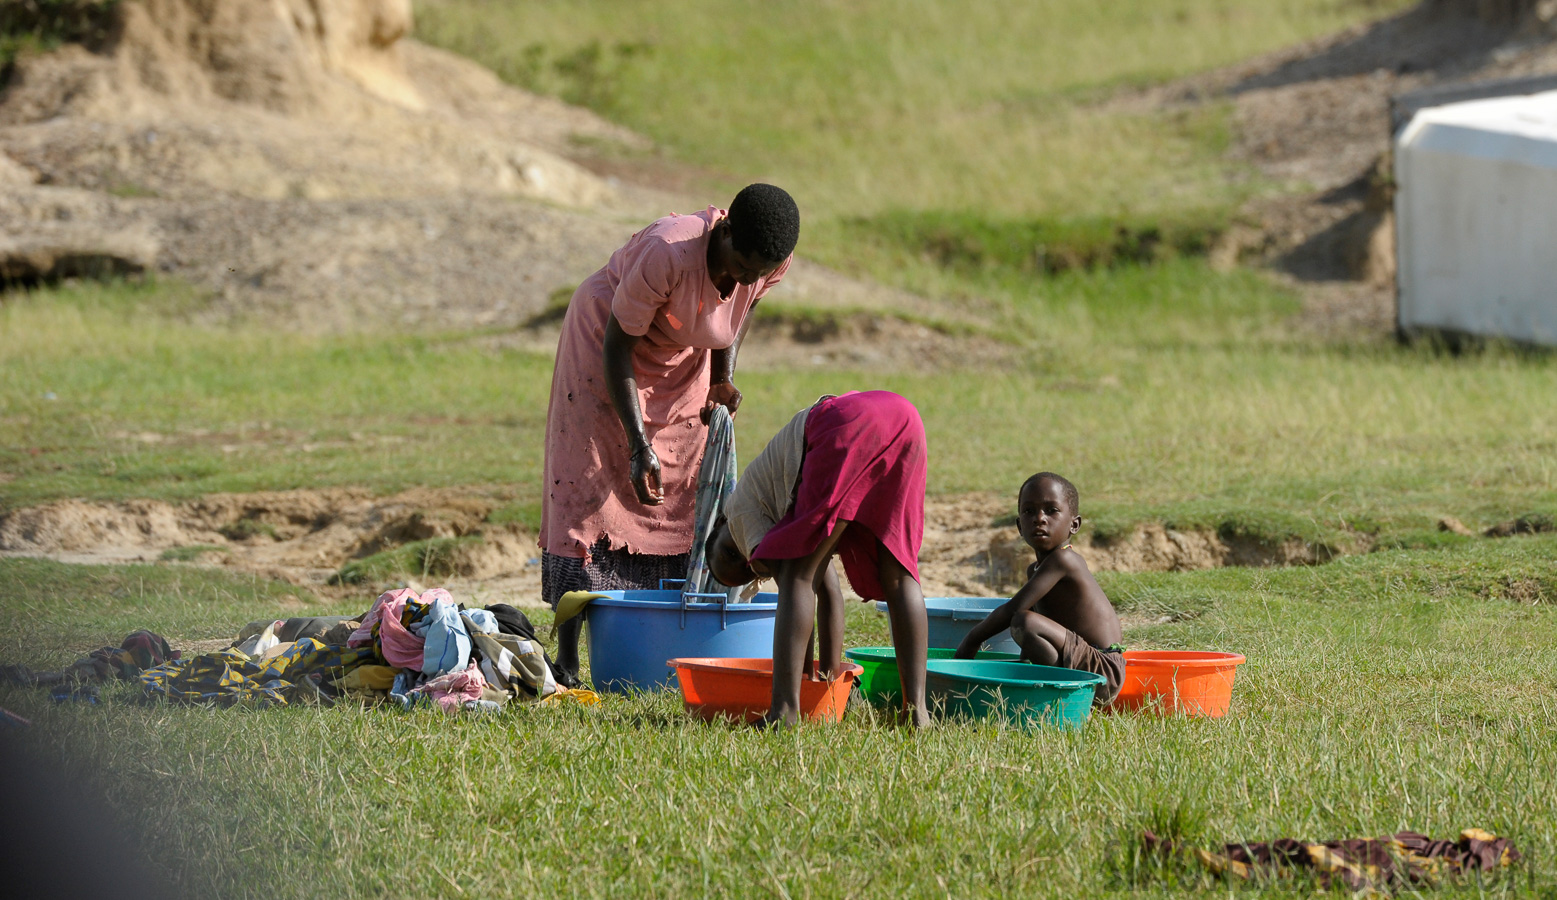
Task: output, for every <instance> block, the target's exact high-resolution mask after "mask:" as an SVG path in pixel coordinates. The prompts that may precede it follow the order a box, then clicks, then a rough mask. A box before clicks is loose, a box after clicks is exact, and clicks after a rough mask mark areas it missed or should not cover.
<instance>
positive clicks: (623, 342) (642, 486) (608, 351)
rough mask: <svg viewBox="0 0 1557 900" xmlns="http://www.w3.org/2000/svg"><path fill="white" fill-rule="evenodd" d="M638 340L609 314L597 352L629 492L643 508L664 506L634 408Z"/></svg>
mask: <svg viewBox="0 0 1557 900" xmlns="http://www.w3.org/2000/svg"><path fill="white" fill-rule="evenodd" d="M640 340H642V338H641V337H639V336H637V335H631V334H628V333H627V332H625V331H623V330H622V323H620V322H618V321H617V320H616V316H615V315H614V314H613V315H612V316H611V317H610V319H608V320H607V321H606V329H605V343H604V346H603V347H602V349H601V354H600V355H601V357H602V358H603V362H604V368H605V379H606V392H607V393H608V394H609V395H610V397H611V408H612V409H614V410H615V411H616V417H617V419H619V420H621V423H622V431H623V432H625V433H626V435H627V452H628V455H629V460H628V462H629V471H630V472H631V477H632V482H633V491H634V493H636V494H637V495H638V502H639V503H642V504H644V505H645V506H658V505H660V504H661V503H664V502H665V490H664V486H663V484H662V483H661V481H660V460H659V457H658V456H655V455H654V448H653V447H652V446H650V444H649V438H648V436H647V435H646V434H645V433H644V428H643V410H642V408H641V407H640V406H639V405H638V377H637V375H635V374H634V373H633V350H634V348H636V347H637V346H638V341H640Z"/></svg>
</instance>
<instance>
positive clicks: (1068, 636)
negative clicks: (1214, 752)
mask: <svg viewBox="0 0 1557 900" xmlns="http://www.w3.org/2000/svg"><path fill="white" fill-rule="evenodd" d="M1080 506H1081V501H1080V498H1079V497H1078V496H1077V494H1076V486H1075V485H1073V484H1071V483H1070V482H1069V481H1067V480H1066V479H1064V478H1062V477H1060V476H1059V475H1056V474H1054V473H1053V472H1039V473H1038V474H1037V475H1034V476H1033V477H1031V478H1029V479H1027V481H1026V482H1024V483H1023V484H1022V489H1021V491H1020V492H1018V494H1017V500H1016V514H1017V527H1018V528H1019V529H1020V531H1021V534H1022V540H1024V541H1026V542H1027V545H1028V546H1029V547H1032V548H1033V552H1034V553H1035V554H1037V560H1036V561H1035V562H1034V563H1033V564H1032V565H1030V566H1028V567H1027V583H1026V584H1024V585H1022V588H1021V590H1019V591H1017V592H1016V596H1014V597H1012V598H1011V599H1010V600H1009V601H1007V602H1006V603H1004V604H1002V605H1001V606H1000V607H998V608H996V609H995V610H994V611H992V612H991V613H990V614H989V615H988V616H987V617H986V618H985V619H984V621H982V622H980V623H979V624H977V625H975V626H973V630H972V631H969V632H968V636H967V637H965V638H963V639H962V643H961V644H960V645H959V646H958V647H957V657H956V658H957V659H973V658H974V654H976V653H978V651H979V648H980V647H981V646H983V644H984V642H985V641H987V640H989V639H990V638H992V637H994V636H995V635H997V634H999V633H1000V632H1002V631H1006V630H1009V631H1010V632H1011V639H1012V640H1014V641H1016V644H1017V646H1019V647H1021V648H1022V659H1024V660H1026V661H1028V662H1031V663H1037V664H1038V665H1041V666H1060V667H1062V668H1066V669H1079V670H1081V671H1083V672H1092V673H1094V674H1097V675H1101V676H1103V677H1104V678H1105V679H1106V683H1105V684H1103V685H1102V686H1100V687H1099V688H1098V690H1097V693H1096V694H1095V695H1094V698H1093V702H1094V703H1095V704H1097V705H1098V706H1102V705H1105V704H1107V703H1109V702H1111V701H1112V700H1113V699H1114V697H1116V696H1117V695H1118V694H1119V688H1120V686H1121V685H1122V684H1123V683H1124V670H1125V664H1124V656H1123V652H1124V647H1122V646H1121V645H1120V643H1119V641H1120V639H1121V638H1122V637H1123V632H1122V631H1121V630H1120V627H1119V615H1118V614H1117V613H1115V612H1114V605H1113V604H1112V603H1109V602H1108V597H1107V596H1105V595H1104V594H1103V589H1102V588H1101V587H1099V586H1098V583H1097V579H1095V578H1093V577H1092V571H1091V570H1090V569H1088V568H1087V562H1086V560H1084V559H1082V558H1081V554H1079V553H1077V552H1076V551H1075V550H1072V549H1071V547H1070V539H1071V536H1072V535H1074V534H1075V533H1076V531H1077V529H1079V528H1080V527H1081V514H1080V512H1081V510H1080Z"/></svg>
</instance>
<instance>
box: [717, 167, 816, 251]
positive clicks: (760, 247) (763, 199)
mask: <svg viewBox="0 0 1557 900" xmlns="http://www.w3.org/2000/svg"><path fill="white" fill-rule="evenodd" d="M729 221H730V242H731V243H732V244H734V245H735V249H736V252H738V253H745V254H756V255H757V256H760V257H762V258H763V259H765V260H767V261H768V262H783V261H784V260H786V259H788V258H789V255H790V254H791V253H794V252H795V244H797V243H799V241H800V208H799V207H798V206H796V205H795V200H794V198H793V197H791V196H789V193H788V192H787V191H785V190H784V189H783V188H781V187H774V186H773V185H771V184H748V185H747V186H746V187H743V188H741V192H740V193H739V194H736V195H735V199H734V200H732V201H730V220H729Z"/></svg>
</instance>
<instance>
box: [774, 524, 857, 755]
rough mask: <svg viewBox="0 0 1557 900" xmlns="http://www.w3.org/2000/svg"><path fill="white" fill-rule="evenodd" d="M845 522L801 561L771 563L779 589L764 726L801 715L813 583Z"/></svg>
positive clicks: (813, 620) (813, 609)
mask: <svg viewBox="0 0 1557 900" xmlns="http://www.w3.org/2000/svg"><path fill="white" fill-rule="evenodd" d="M848 524H849V523H848V522H847V521H843V520H840V521H839V522H838V524H837V526H836V527H834V528H833V533H832V534H830V535H828V536H827V537H826V538H824V539H823V540H822V542H821V543H820V544H819V545H817V548H816V549H815V550H813V551H811V554H810V555H809V556H805V557H802V558H800V559H781V560H774V561H773V564H772V568H773V580H774V581H775V582H776V583H777V586H778V612H777V614H776V615H775V616H774V619H773V699H772V701H771V702H770V703H769V704H768V714H767V715H766V716H764V717H763V722H764V723H765V724H769V725H771V724H773V723H783V724H785V725H792V724H794V722H795V720H796V719H797V718H799V716H800V679H801V678H802V677H803V675H804V671H803V670H804V667H805V661H806V657H807V656H809V655H810V648H811V630H812V628H813V627H814V625H815V623H816V583H817V581H818V573H819V572H820V571H821V569H822V568H823V567H824V566H825V565H826V563H827V560H828V558H829V557H830V556H832V554H833V551H834V550H835V549H836V548H837V546H838V541H839V539H840V538H842V537H843V532H844V529H845V528H847V527H848Z"/></svg>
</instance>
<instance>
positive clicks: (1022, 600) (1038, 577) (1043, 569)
mask: <svg viewBox="0 0 1557 900" xmlns="http://www.w3.org/2000/svg"><path fill="white" fill-rule="evenodd" d="M1070 574H1071V571H1070V558H1069V557H1068V556H1066V555H1065V554H1064V553H1054V554H1051V555H1050V556H1049V558H1048V559H1045V560H1044V561H1043V562H1041V563H1038V564H1037V565H1036V566H1035V567H1034V571H1033V574H1032V576H1031V577H1030V578H1028V579H1027V583H1026V584H1024V585H1022V587H1021V589H1020V590H1018V591H1017V592H1016V595H1015V596H1014V597H1012V598H1011V602H1010V603H1007V604H1006V605H1007V606H1009V607H1011V612H1010V614H1009V615H1008V616H1007V618H1011V617H1014V616H1015V615H1016V614H1017V613H1019V612H1027V611H1028V610H1030V609H1032V608H1033V607H1034V606H1037V605H1038V601H1040V600H1042V599H1043V598H1044V597H1046V596H1048V594H1049V592H1050V591H1052V590H1054V586H1055V585H1057V584H1059V583H1060V582H1061V581H1064V580H1065V579H1066V578H1067V577H1069V576H1070ZM1006 627H1007V628H1009V627H1011V626H1010V625H1009V624H1008V625H1007V626H1006Z"/></svg>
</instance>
